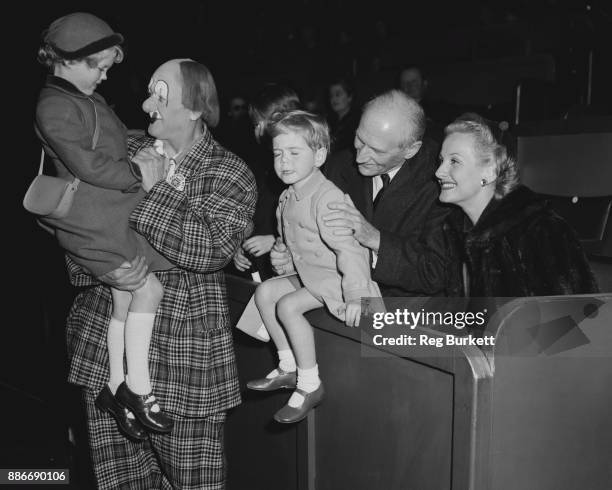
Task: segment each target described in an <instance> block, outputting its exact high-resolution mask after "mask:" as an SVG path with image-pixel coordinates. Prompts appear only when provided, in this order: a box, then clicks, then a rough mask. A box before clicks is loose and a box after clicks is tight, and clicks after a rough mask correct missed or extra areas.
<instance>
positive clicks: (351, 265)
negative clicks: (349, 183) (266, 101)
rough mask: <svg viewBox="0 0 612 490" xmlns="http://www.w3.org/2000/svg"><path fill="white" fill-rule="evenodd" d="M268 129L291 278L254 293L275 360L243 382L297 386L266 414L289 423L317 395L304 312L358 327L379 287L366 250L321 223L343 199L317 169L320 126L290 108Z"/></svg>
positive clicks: (267, 387) (323, 144) (323, 151)
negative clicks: (324, 311)
mask: <svg viewBox="0 0 612 490" xmlns="http://www.w3.org/2000/svg"><path fill="white" fill-rule="evenodd" d="M269 132H270V136H271V137H272V147H273V151H274V169H275V171H276V173H277V175H278V176H279V178H280V179H281V180H282V181H283V182H284V183H285V184H288V185H289V188H288V189H287V190H285V191H284V192H283V194H281V196H280V199H279V205H278V209H277V219H278V227H279V235H280V238H279V239H278V241H277V245H280V244H281V243H284V244H285V245H286V247H287V248H288V250H289V251H290V253H291V256H292V258H293V264H292V267H289V268H287V270H285V272H286V273H287V274H290V273H295V272H296V273H297V275H295V274H293V275H283V276H281V277H278V278H273V279H269V280H268V281H266V282H264V283H262V284H261V285H260V286H259V287H258V288H257V290H256V292H255V303H256V305H257V308H258V309H259V313H260V315H261V318H262V320H263V322H264V325H265V327H266V329H267V330H268V333H269V334H270V337H271V338H272V340H273V341H274V344H275V345H276V348H277V349H278V357H279V361H280V362H279V365H278V368H277V369H274V370H273V371H272V372H271V373H269V374H268V375H267V376H266V377H265V378H261V379H257V380H254V381H250V382H249V383H248V384H247V387H248V388H250V389H252V390H259V391H272V390H276V389H279V388H293V387H296V386H297V389H296V390H295V391H294V392H293V394H292V395H291V397H290V398H289V401H288V403H287V405H285V406H284V407H283V408H281V409H280V410H279V411H278V412H277V413H276V414H275V415H274V419H275V420H276V421H277V422H281V423H292V422H297V421H299V420H302V419H303V418H304V417H306V415H307V414H308V412H309V411H310V410H311V409H312V408H313V407H315V406H316V405H317V404H319V403H320V402H321V400H322V399H323V396H324V389H323V384H322V383H321V380H320V378H319V371H318V366H317V361H316V354H315V344H314V334H313V330H312V326H311V325H310V324H309V323H308V321H307V320H306V318H304V313H306V312H307V311H310V310H313V309H315V308H319V307H321V306H323V305H325V306H326V307H327V308H328V309H329V311H330V312H331V313H332V314H333V315H334V316H336V317H337V318H339V319H341V320H343V321H344V322H345V323H346V324H347V325H348V326H358V325H359V317H360V313H361V304H360V301H361V297H363V296H365V297H373V296H376V297H379V296H380V291H379V289H378V286H377V284H376V283H375V282H373V281H372V280H371V278H370V262H369V253H368V251H367V250H366V249H365V248H363V247H361V245H359V243H358V242H357V241H356V240H355V239H354V238H353V237H352V236H336V235H334V234H333V232H332V229H331V228H328V227H327V226H326V225H325V224H324V222H323V216H324V215H325V214H327V213H329V209H328V207H327V204H328V203H329V202H333V201H342V200H344V194H343V193H342V191H340V189H338V188H337V187H336V186H335V185H334V184H332V183H331V182H330V181H329V180H327V179H326V178H325V177H324V176H323V174H322V173H321V171H320V170H319V168H320V167H321V165H323V163H324V162H325V158H326V157H327V152H328V151H329V144H330V138H329V131H328V128H327V124H326V123H325V122H324V120H323V119H322V118H320V117H319V116H315V115H314V114H310V113H308V112H304V111H291V112H288V113H285V114H281V115H280V116H278V117H277V118H276V119H275V120H274V121H273V122H272V124H271V126H270V129H269ZM277 315H278V320H277ZM279 320H280V323H279ZM281 323H282V326H281ZM283 327H284V329H283ZM285 330H286V333H287V335H288V337H289V339H287V336H286V335H285ZM290 344H291V345H290ZM294 354H295V357H294ZM296 363H297V366H296ZM296 367H297V376H296ZM296 381H297V385H296Z"/></svg>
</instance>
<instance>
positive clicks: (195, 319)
mask: <svg viewBox="0 0 612 490" xmlns="http://www.w3.org/2000/svg"><path fill="white" fill-rule="evenodd" d="M142 107H143V110H144V111H145V112H146V113H148V114H149V116H150V117H151V123H150V125H149V128H148V132H149V135H150V136H141V137H132V138H131V139H130V140H129V141H128V148H129V153H130V156H131V157H132V158H133V161H134V162H135V163H136V164H138V166H139V168H140V172H141V174H142V187H143V189H144V190H145V191H146V192H147V194H146V196H145V197H144V198H143V200H142V201H141V202H140V204H139V205H138V207H137V208H136V209H135V210H134V212H133V213H132V215H131V219H130V223H131V226H132V227H133V228H134V229H135V230H137V231H138V232H139V233H141V234H142V235H143V236H145V237H146V238H147V240H148V241H149V242H150V243H151V245H153V247H155V249H156V250H158V251H159V252H160V253H161V254H162V255H163V256H164V257H166V258H167V259H168V260H169V261H170V262H171V263H172V264H174V265H175V267H174V268H173V269H171V270H168V271H162V272H157V273H156V275H157V277H158V278H159V280H160V281H161V283H162V284H163V286H164V297H163V300H162V303H161V305H160V307H159V309H158V311H157V316H156V322H155V327H154V330H153V337H152V341H151V346H150V349H149V362H150V372H151V379H152V384H153V389H154V392H155V395H156V396H157V397H158V398H159V399H160V401H161V403H162V404H163V406H164V409H165V411H166V412H167V413H168V414H170V415H171V417H172V418H173V420H174V429H173V431H172V433H170V434H163V435H162V434H155V433H150V434H149V436H148V439H147V440H145V441H144V442H143V441H132V440H129V439H127V438H126V437H124V436H123V435H122V434H121V433H120V432H119V431H118V429H117V426H116V424H115V421H114V420H113V419H112V418H111V416H110V415H109V414H108V413H106V412H102V411H100V410H99V409H98V408H97V407H96V406H95V404H94V399H95V396H96V394H97V393H98V392H99V391H100V389H101V388H102V387H103V386H104V383H105V382H106V380H107V378H108V365H107V355H106V325H107V324H108V321H109V315H110V305H111V298H110V292H109V291H110V290H109V288H108V287H105V286H104V284H100V283H99V282H96V281H94V280H93V279H92V278H91V277H89V276H86V275H85V274H83V273H82V272H81V271H80V270H79V269H78V267H75V265H74V264H69V265H70V266H71V267H70V269H71V279H72V281H73V283H74V284H76V285H77V286H91V285H95V287H92V288H89V289H86V290H84V291H83V292H81V294H79V296H78V297H77V298H76V300H75V302H74V306H73V308H72V311H71V312H70V316H69V318H68V327H67V335H68V350H69V356H70V373H69V381H70V382H72V383H75V384H77V385H81V386H83V387H84V390H83V391H84V398H85V403H86V407H87V423H88V428H89V441H90V446H91V454H92V461H93V466H94V472H95V475H96V479H97V483H98V488H100V489H107V488H108V489H116V488H126V489H127V488H130V489H131V488H133V489H147V490H149V489H160V488H182V489H188V488H191V489H221V488H224V483H225V467H224V455H223V437H222V436H223V427H224V421H225V413H226V411H227V409H229V408H231V407H233V406H236V405H237V404H238V403H240V393H239V388H238V379H237V369H236V364H235V359H234V352H233V345H232V335H231V331H230V324H229V316H228V306H227V300H226V293H225V281H224V275H223V272H222V270H221V269H222V268H223V267H224V266H225V265H226V264H227V263H228V262H229V261H230V260H231V259H232V256H233V255H234V252H235V251H236V248H237V247H238V246H239V245H240V243H241V242H242V241H243V240H244V238H245V237H246V236H247V235H248V232H249V229H250V228H251V226H252V215H253V212H254V207H255V202H256V198H257V192H256V186H255V180H254V178H253V175H252V174H251V172H250V171H249V170H248V168H247V167H246V165H245V164H244V162H242V160H240V159H239V158H238V157H236V156H235V155H233V154H231V153H229V152H228V151H226V150H225V149H223V148H222V147H221V146H219V145H218V144H217V142H215V141H214V140H213V139H212V137H211V135H210V132H209V129H208V126H214V125H215V124H216V123H217V122H218V119H219V105H218V100H217V92H216V88H215V84H214V81H213V78H212V76H211V74H210V72H209V71H208V69H207V68H206V67H204V66H203V65H201V64H199V63H196V62H195V61H192V60H172V61H169V62H167V63H164V64H163V65H162V66H160V67H159V68H158V69H157V70H156V71H155V73H154V74H153V76H152V77H151V81H150V83H149V97H148V98H147V99H146V100H145V102H144V103H143V106H142ZM111 219H112V217H111ZM146 273H147V270H146V267H145V266H144V264H143V261H142V259H140V258H136V259H135V260H133V261H132V263H126V264H124V267H123V268H119V269H117V270H115V271H113V272H111V273H108V274H106V275H105V276H102V277H100V278H99V280H100V281H101V282H102V283H105V284H109V285H112V286H114V287H117V288H120V289H124V290H134V289H136V288H138V287H139V286H140V285H141V284H142V282H143V281H144V278H145V276H146ZM148 403H149V401H148V400H142V405H143V407H142V408H143V410H152V407H150V406H148V405H147V404H148Z"/></svg>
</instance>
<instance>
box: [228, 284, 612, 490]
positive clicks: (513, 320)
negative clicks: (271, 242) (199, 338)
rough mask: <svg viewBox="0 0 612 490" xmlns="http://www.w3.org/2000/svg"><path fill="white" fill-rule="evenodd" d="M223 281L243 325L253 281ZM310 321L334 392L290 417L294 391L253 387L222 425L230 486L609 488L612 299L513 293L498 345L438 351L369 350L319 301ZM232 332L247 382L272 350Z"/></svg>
mask: <svg viewBox="0 0 612 490" xmlns="http://www.w3.org/2000/svg"><path fill="white" fill-rule="evenodd" d="M227 281H228V293H229V297H230V308H231V313H232V318H233V320H234V322H235V321H236V320H237V318H238V317H239V315H240V313H241V311H242V309H243V308H244V306H245V305H246V302H247V301H248V299H249V298H250V295H251V294H252V292H253V289H254V284H253V283H251V282H250V281H247V280H244V279H242V278H236V277H233V276H228V279H227ZM308 319H309V320H310V322H311V323H312V324H313V326H314V328H315V337H316V343H317V357H318V364H319V367H320V371H321V375H322V379H323V380H324V383H325V387H326V391H327V397H326V399H325V400H324V401H323V403H322V404H321V405H320V406H319V407H317V408H316V409H315V410H314V411H313V412H312V413H311V414H310V415H309V416H308V418H307V419H306V420H304V421H302V422H300V423H298V424H294V425H289V426H284V425H282V424H277V423H275V422H274V421H273V420H272V416H273V414H274V412H275V411H276V410H278V409H279V408H280V407H281V406H283V404H284V403H285V402H286V400H287V398H288V397H289V394H290V392H289V391H282V392H276V393H256V392H250V391H246V390H245V391H244V392H243V404H242V405H241V406H240V407H238V408H236V409H235V410H233V411H232V412H231V414H230V415H229V418H228V422H227V431H226V447H227V453H228V460H229V484H228V488H230V489H245V488H248V489H260V488H261V489H282V490H292V489H309V490H314V489H316V490H343V489H351V490H353V489H355V490H359V489H364V490H365V489H368V490H372V489H382V490H388V489H389V490H391V489H415V490H429V489H435V490H441V489H455V490H456V489H470V490H491V489H495V490H498V489H499V490H510V489H516V490H519V489H520V490H526V489H537V490H553V489H554V490H570V489H571V490H574V489H577V488H585V489H586V488H588V489H591V490H599V489H601V490H603V489H609V488H612V463H611V462H612V416H611V415H610V414H611V413H612V410H611V409H612V295H610V294H603V295H597V296H568V297H551V298H522V299H518V300H514V301H512V302H511V303H508V304H506V305H505V306H504V307H502V309H500V310H499V311H498V312H497V313H496V314H495V316H494V317H493V318H492V319H491V321H490V322H489V324H488V325H487V328H486V330H485V332H484V335H487V336H493V337H494V338H495V340H496V345H495V346H494V347H483V348H478V347H474V346H472V347H469V346H466V347H457V346H445V347H443V348H441V349H436V351H437V354H436V355H435V356H433V355H432V356H431V357H424V355H423V350H422V349H421V350H418V349H414V350H410V348H406V349H405V350H404V351H403V353H402V355H397V354H396V353H390V352H385V351H384V350H383V349H381V348H375V347H368V346H364V345H363V344H362V337H361V333H362V332H361V331H360V329H351V328H348V327H345V326H344V325H343V324H342V323H340V322H338V321H335V320H334V319H332V318H331V317H330V316H329V315H328V314H327V313H326V312H325V311H324V310H322V309H320V310H316V311H314V312H312V313H310V314H309V315H308ZM415 334H427V335H429V336H431V337H436V336H441V335H442V334H441V333H440V332H435V331H433V330H429V329H427V328H421V327H417V329H416V330H415ZM234 338H235V345H236V353H237V359H238V368H239V374H240V380H241V386H242V387H243V388H244V385H245V383H246V381H247V380H249V379H252V378H256V377H260V376H262V375H265V374H266V373H268V372H269V371H270V370H271V369H273V367H274V366H275V363H276V359H275V351H274V350H273V346H272V345H270V344H265V343H262V342H259V341H257V340H254V339H252V338H251V337H248V336H247V335H245V334H243V333H242V332H240V331H237V330H236V331H235V335H234Z"/></svg>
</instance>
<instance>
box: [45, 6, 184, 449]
mask: <svg viewBox="0 0 612 490" xmlns="http://www.w3.org/2000/svg"><path fill="white" fill-rule="evenodd" d="M122 42H123V37H122V36H121V35H120V34H118V33H115V32H113V30H112V29H111V28H110V26H109V25H108V24H106V22H104V21H103V20H101V19H99V18H98V17H95V16H94V15H91V14H87V13H74V14H70V15H67V16H64V17H61V18H60V19H57V20H56V21H54V22H53V23H52V24H51V25H50V26H49V29H47V30H46V31H45V32H44V33H43V45H42V46H41V48H40V49H39V54H38V59H39V61H40V62H41V63H42V64H43V65H45V66H47V67H48V68H49V69H50V72H51V74H50V75H49V76H48V78H47V81H46V84H45V86H44V88H43V89H42V91H41V92H40V96H39V99H38V105H37V108H36V124H35V126H36V132H37V135H38V136H39V138H40V140H41V142H42V145H43V147H44V149H45V152H46V154H47V155H48V156H50V157H51V158H52V159H53V162H54V164H55V167H56V169H57V174H58V176H59V177H65V178H66V180H72V179H73V178H74V177H77V178H79V179H80V180H81V182H80V184H79V187H78V190H77V192H76V195H75V200H74V202H73V205H72V208H71V210H70V212H69V214H68V216H66V217H65V218H61V219H55V218H48V217H47V218H44V217H43V218H41V219H42V221H43V222H44V224H45V225H47V226H49V227H51V228H53V230H54V231H55V235H56V237H57V239H58V241H59V244H60V245H61V246H62V247H63V248H64V249H65V250H66V251H67V253H68V254H69V255H70V257H71V258H72V259H73V260H74V261H75V262H76V263H78V264H79V265H80V266H81V267H83V268H84V269H85V270H87V271H88V272H89V273H90V274H91V275H93V276H95V277H100V276H103V275H104V274H106V273H108V272H111V271H113V270H115V269H117V268H120V267H130V261H132V265H134V264H135V262H134V259H135V258H136V257H137V256H138V257H144V258H145V259H146V261H147V264H148V268H149V270H166V269H170V268H172V264H171V263H169V262H168V261H167V260H166V259H165V258H164V257H162V256H161V255H159V254H158V253H157V252H156V251H155V250H154V249H153V248H152V247H151V246H150V245H149V244H148V243H147V241H146V240H145V239H144V238H143V237H142V236H140V235H138V234H137V233H136V232H134V231H133V230H131V229H130V227H129V223H128V219H129V216H130V214H131V212H132V210H133V209H134V208H135V207H136V206H137V204H138V202H139V201H140V199H141V198H142V197H143V196H144V191H143V190H142V189H141V187H140V182H139V179H138V177H137V175H136V174H135V173H134V169H133V167H132V166H131V164H130V162H129V161H128V159H127V146H126V136H127V134H126V129H125V127H124V125H123V124H122V123H121V121H120V120H119V119H118V118H117V116H116V115H115V114H114V112H113V111H112V109H111V108H110V107H109V106H108V105H107V104H106V103H105V101H104V99H103V98H102V97H101V96H100V95H98V94H97V93H96V92H95V89H96V87H97V86H98V84H100V83H101V82H102V81H104V80H106V78H107V72H108V70H109V69H110V68H111V67H112V66H113V64H114V63H119V62H121V61H122V59H123V51H122V50H121V48H120V46H119V44H121V43H122ZM111 292H112V300H113V301H112V318H111V322H110V325H109V326H108V332H107V343H108V353H109V370H110V379H109V381H108V385H107V386H105V387H104V389H103V390H102V391H101V392H100V394H99V395H98V398H97V399H96V405H97V406H98V408H100V409H101V410H103V411H106V412H108V413H110V414H111V415H113V416H114V417H115V419H116V420H117V423H118V425H119V428H120V429H121V430H122V431H123V432H124V433H125V434H126V435H127V436H129V437H131V438H134V439H144V438H146V431H145V430H144V428H146V429H149V430H152V431H155V432H161V433H166V432H170V430H171V429H172V420H171V419H170V418H169V417H168V416H167V415H166V414H164V413H163V412H162V411H161V408H160V406H159V404H158V403H157V401H156V400H155V397H154V396H153V395H152V388H151V381H150V378H149V367H148V351H149V344H150V341H151V335H152V330H153V323H154V319H155V312H156V310H157V307H158V305H159V303H160V301H161V299H162V296H163V287H162V285H161V283H160V282H159V280H158V279H157V278H156V277H155V276H154V275H153V274H149V275H148V276H147V279H146V283H145V284H144V285H143V286H142V287H141V288H140V289H137V290H135V291H133V292H127V291H119V290H117V289H115V288H111ZM124 350H125V355H126V360H127V374H128V377H127V378H126V376H125V374H124V364H123V361H124ZM126 381H127V384H126ZM115 395H117V396H115ZM132 412H133V413H132ZM134 415H135V416H136V419H135V418H134ZM141 424H142V425H141ZM143 426H144V428H143Z"/></svg>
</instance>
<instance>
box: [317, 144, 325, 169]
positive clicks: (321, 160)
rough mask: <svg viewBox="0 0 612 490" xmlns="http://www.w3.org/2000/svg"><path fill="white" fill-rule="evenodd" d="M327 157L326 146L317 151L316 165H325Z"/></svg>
mask: <svg viewBox="0 0 612 490" xmlns="http://www.w3.org/2000/svg"><path fill="white" fill-rule="evenodd" d="M326 159H327V149H326V148H319V149H318V150H317V151H316V152H315V167H316V168H319V167H320V166H321V165H323V164H324V163H325V160H326Z"/></svg>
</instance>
